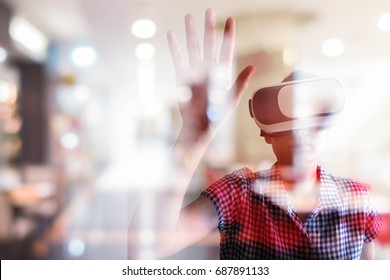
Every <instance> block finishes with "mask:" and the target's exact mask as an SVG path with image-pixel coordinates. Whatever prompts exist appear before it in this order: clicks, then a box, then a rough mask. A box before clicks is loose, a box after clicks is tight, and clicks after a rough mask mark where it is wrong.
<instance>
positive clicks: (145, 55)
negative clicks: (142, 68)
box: [135, 43, 156, 60]
mask: <svg viewBox="0 0 390 280" xmlns="http://www.w3.org/2000/svg"><path fill="white" fill-rule="evenodd" d="M155 54H156V48H155V47H154V46H153V45H152V44H150V43H141V44H139V45H138V46H137V47H136V48H135V56H136V57H137V58H139V59H140V60H151V59H152V58H153V57H154V55H155Z"/></svg>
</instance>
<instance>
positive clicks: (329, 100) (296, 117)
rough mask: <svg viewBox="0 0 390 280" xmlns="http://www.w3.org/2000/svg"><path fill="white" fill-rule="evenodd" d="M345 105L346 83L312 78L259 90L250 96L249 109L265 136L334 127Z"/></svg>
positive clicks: (331, 79) (330, 79)
mask: <svg viewBox="0 0 390 280" xmlns="http://www.w3.org/2000/svg"><path fill="white" fill-rule="evenodd" d="M344 105H345V92H344V87H343V86H342V84H341V83H340V82H339V81H338V80H336V79H333V78H310V79H301V80H294V81H287V82H282V83H280V84H276V85H271V86H267V87H264V88H261V89H258V90H256V91H255V92H254V93H253V95H252V98H251V99H250V100H249V112H250V115H251V117H252V118H253V119H254V120H255V122H256V125H257V126H258V127H259V128H260V129H261V135H262V136H264V135H265V134H269V135H272V134H275V133H279V132H284V131H291V130H295V129H307V128H326V127H330V126H331V125H333V124H334V123H335V120H336V117H337V115H338V114H339V113H340V112H341V111H342V109H343V108H344Z"/></svg>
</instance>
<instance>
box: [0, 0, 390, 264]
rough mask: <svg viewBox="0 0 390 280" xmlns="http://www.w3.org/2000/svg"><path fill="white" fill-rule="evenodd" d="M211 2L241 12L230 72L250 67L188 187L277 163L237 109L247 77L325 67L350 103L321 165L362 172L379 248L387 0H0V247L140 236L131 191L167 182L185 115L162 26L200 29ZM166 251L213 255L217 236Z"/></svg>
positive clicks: (64, 245) (384, 237)
mask: <svg viewBox="0 0 390 280" xmlns="http://www.w3.org/2000/svg"><path fill="white" fill-rule="evenodd" d="M209 7H211V8H214V9H215V11H216V15H217V20H218V22H219V24H218V26H219V28H220V29H221V30H222V27H223V24H224V21H225V19H226V17H228V16H234V17H235V18H236V21H237V31H236V34H237V37H236V60H235V65H236V67H237V71H239V70H241V69H242V68H243V67H244V66H246V65H248V64H253V65H255V66H256V69H257V70H256V73H255V75H254V77H253V79H252V80H251V83H250V85H249V89H248V90H247V92H246V94H245V96H244V97H243V102H242V104H241V105H240V107H239V108H238V110H237V111H236V112H235V114H234V115H233V116H232V117H231V118H230V119H229V121H228V122H226V123H225V124H224V126H223V127H222V129H221V130H220V132H219V133H218V134H217V136H216V138H215V140H214V141H213V143H212V144H211V146H210V148H209V149H208V151H207V153H206V155H205V157H204V159H203V160H202V163H201V165H200V166H199V168H198V170H197V172H196V174H195V176H194V178H193V180H192V183H191V186H190V188H189V193H188V195H187V198H186V199H187V200H188V201H190V200H191V199H192V198H194V197H196V196H197V195H198V194H199V193H200V191H201V190H202V189H204V188H205V187H206V186H207V185H209V184H210V183H212V182H213V181H215V180H216V179H217V178H219V177H221V176H223V175H224V174H227V173H228V172H231V171H232V170H235V169H237V168H240V167H242V166H248V167H251V168H253V169H260V168H267V167H269V166H270V165H271V164H272V163H273V162H274V160H275V158H274V157H273V154H272V151H271V149H270V147H269V146H267V145H266V144H265V143H264V141H263V140H262V139H261V138H260V137H259V131H258V128H257V127H256V126H255V123H254V122H253V120H251V119H250V117H249V114H248V110H247V100H248V98H249V97H250V96H251V94H252V92H253V90H255V89H256V88H258V87H261V86H262V85H266V84H271V83H276V82H279V81H280V80H282V79H283V78H284V77H285V76H286V75H287V74H288V73H289V72H290V71H291V70H293V69H305V70H309V71H312V72H314V73H316V74H317V75H319V76H332V77H336V78H338V79H339V80H341V81H342V82H343V84H344V86H345V89H346V91H347V105H346V110H345V112H344V115H343V118H342V120H341V121H340V122H339V123H338V124H337V125H336V126H335V127H333V128H332V129H331V132H330V133H329V140H330V141H329V142H328V144H327V147H326V152H325V153H324V156H323V158H322V162H321V164H322V166H323V167H324V168H325V169H326V170H328V171H329V172H330V173H333V174H334V175H339V176H346V177H351V178H354V179H356V180H359V181H361V182H363V183H367V184H369V185H370V186H371V187H370V188H371V194H372V201H373V203H374V204H375V206H376V207H377V208H378V209H379V211H380V212H381V213H383V216H384V218H385V220H386V222H385V224H384V227H383V230H382V232H381V234H380V236H379V237H378V238H377V240H376V249H377V255H376V257H377V258H378V259H390V224H389V223H390V222H389V221H388V220H389V218H388V216H389V214H388V213H389V212H390V129H388V126H389V124H388V120H389V119H390V115H389V110H388V108H389V104H390V84H389V83H388V80H389V77H390V3H389V2H388V1H385V0H363V1H358V2H356V1H352V0H344V1H336V0H330V1H327V2H326V5H324V3H323V2H322V1H309V0H299V1H287V0H275V1H272V2H271V1H265V0H245V1H232V0H227V1H216V0H207V1H205V0H198V1H185V2H183V1H179V0H165V1H158V0H111V1H103V0H77V1H76V0H57V1H49V0H0V257H1V258H2V259H7V258H14V259H126V258H127V243H128V242H134V243H136V242H142V240H134V239H133V238H132V237H131V236H130V237H128V233H127V228H128V225H129V221H130V219H131V217H132V213H133V211H134V208H135V207H136V204H137V202H138V200H139V197H140V193H141V191H142V190H144V189H146V188H152V189H153V188H156V189H158V188H161V187H163V186H164V185H166V182H167V181H166V180H167V178H166V176H164V175H165V174H163V172H159V170H163V166H164V157H165V155H166V154H167V152H168V151H169V149H170V147H171V145H172V143H173V141H174V140H175V137H176V136H177V132H178V130H179V129H180V121H181V120H180V115H179V114H178V110H177V103H176V102H177V101H176V96H175V75H174V69H173V65H172V62H171V57H170V53H169V49H168V46H167V42H166V32H167V31H168V30H169V29H173V30H174V31H175V32H176V34H177V36H178V38H179V41H180V43H181V45H182V46H183V49H184V47H185V44H184V43H185V37H184V15H185V14H186V13H188V12H191V13H193V14H194V15H195V17H196V18H197V25H198V32H199V34H201V32H202V27H203V20H204V11H205V9H206V8H209ZM157 202H159V203H163V202H162V201H156V203H157ZM148 211H151V215H152V217H154V219H156V220H157V219H158V212H157V211H155V210H153V209H150V210H148ZM153 211H154V212H153ZM149 216H150V215H149ZM146 240H147V238H146ZM173 257H174V258H185V259H202V258H206V259H212V258H218V236H217V234H212V235H210V236H209V237H207V238H205V239H204V240H202V241H201V242H199V244H196V245H194V246H193V247H191V248H189V249H186V250H184V251H182V252H180V253H179V254H178V255H176V256H173Z"/></svg>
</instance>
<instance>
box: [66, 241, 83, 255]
mask: <svg viewBox="0 0 390 280" xmlns="http://www.w3.org/2000/svg"><path fill="white" fill-rule="evenodd" d="M68 252H69V254H70V255H71V256H73V257H80V256H81V255H82V254H84V252H85V243H84V241H82V240H80V239H76V238H73V239H71V240H70V241H69V243H68Z"/></svg>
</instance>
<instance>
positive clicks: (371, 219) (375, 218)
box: [364, 199, 383, 243]
mask: <svg viewBox="0 0 390 280" xmlns="http://www.w3.org/2000/svg"><path fill="white" fill-rule="evenodd" d="M365 220H366V223H365V229H364V242H366V243H368V242H371V241H372V240H374V239H375V238H376V237H377V235H378V234H379V232H380V230H381V227H382V223H383V219H382V217H381V215H379V213H378V212H377V211H376V210H375V209H374V208H373V207H372V204H371V202H370V201H369V199H368V207H367V211H366V219H365Z"/></svg>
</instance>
